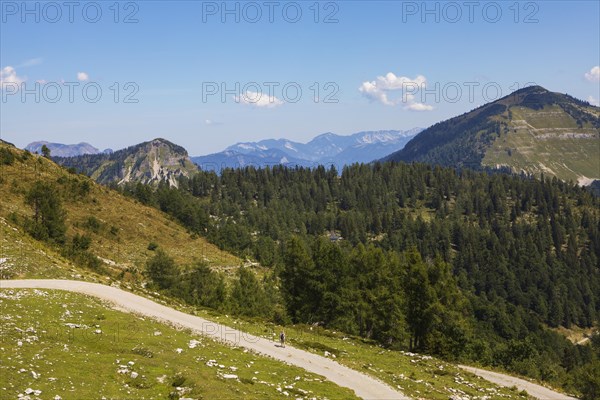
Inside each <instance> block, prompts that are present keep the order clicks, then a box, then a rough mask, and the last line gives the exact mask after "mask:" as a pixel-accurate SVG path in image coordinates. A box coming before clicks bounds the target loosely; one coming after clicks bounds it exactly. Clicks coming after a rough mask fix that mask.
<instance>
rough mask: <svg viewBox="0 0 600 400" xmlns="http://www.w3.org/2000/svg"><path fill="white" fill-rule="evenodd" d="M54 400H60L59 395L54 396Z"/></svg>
mask: <svg viewBox="0 0 600 400" xmlns="http://www.w3.org/2000/svg"><path fill="white" fill-rule="evenodd" d="M54 400H62V397H60V396H59V395H56V396H54Z"/></svg>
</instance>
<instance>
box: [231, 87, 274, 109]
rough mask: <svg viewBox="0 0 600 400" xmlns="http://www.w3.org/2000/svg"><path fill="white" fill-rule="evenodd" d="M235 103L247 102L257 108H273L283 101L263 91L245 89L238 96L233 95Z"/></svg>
mask: <svg viewBox="0 0 600 400" xmlns="http://www.w3.org/2000/svg"><path fill="white" fill-rule="evenodd" d="M233 98H234V99H235V101H236V102H237V103H243V104H249V105H252V106H255V107H259V108H275V107H279V106H281V105H283V101H281V100H279V99H278V98H277V97H275V96H269V95H266V94H264V93H257V92H251V91H246V92H245V93H242V94H241V95H239V96H233Z"/></svg>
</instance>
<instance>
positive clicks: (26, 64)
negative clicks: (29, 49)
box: [17, 57, 44, 68]
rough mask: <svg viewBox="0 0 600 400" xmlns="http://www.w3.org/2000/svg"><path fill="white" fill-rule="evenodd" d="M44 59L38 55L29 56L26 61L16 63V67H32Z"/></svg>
mask: <svg viewBox="0 0 600 400" xmlns="http://www.w3.org/2000/svg"><path fill="white" fill-rule="evenodd" d="M43 61H44V60H43V59H42V58H40V57H38V58H31V59H29V60H27V61H24V62H22V63H21V64H19V65H17V68H27V67H33V66H34V65H39V64H41V63H42V62H43Z"/></svg>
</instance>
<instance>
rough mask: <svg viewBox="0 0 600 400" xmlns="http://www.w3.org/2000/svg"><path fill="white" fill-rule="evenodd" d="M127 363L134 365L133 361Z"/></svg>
mask: <svg viewBox="0 0 600 400" xmlns="http://www.w3.org/2000/svg"><path fill="white" fill-rule="evenodd" d="M127 364H129V365H131V366H133V365H135V363H134V362H133V361H129V362H128V363H127Z"/></svg>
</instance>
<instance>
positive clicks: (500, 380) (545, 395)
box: [458, 365, 577, 400]
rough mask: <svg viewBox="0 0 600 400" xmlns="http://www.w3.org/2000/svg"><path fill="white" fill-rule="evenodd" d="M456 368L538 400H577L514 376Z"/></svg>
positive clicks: (483, 370)
mask: <svg viewBox="0 0 600 400" xmlns="http://www.w3.org/2000/svg"><path fill="white" fill-rule="evenodd" d="M458 367H460V368H462V369H464V370H465V371H468V372H470V373H472V374H475V375H479V376H480V377H482V378H483V379H485V380H487V381H490V382H492V383H495V384H496V385H500V386H506V387H513V386H516V387H517V388H518V389H519V390H525V391H527V393H528V394H529V395H530V396H531V397H535V398H536V399H539V400H577V399H576V398H575V397H569V396H567V395H565V394H561V393H558V392H555V391H553V390H550V389H548V388H546V387H544V386H541V385H536V384H535V383H531V382H528V381H526V380H524V379H520V378H515V377H514V376H510V375H504V374H500V373H498V372H492V371H488V370H485V369H480V368H474V367H468V366H466V365H459V366H458Z"/></svg>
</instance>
